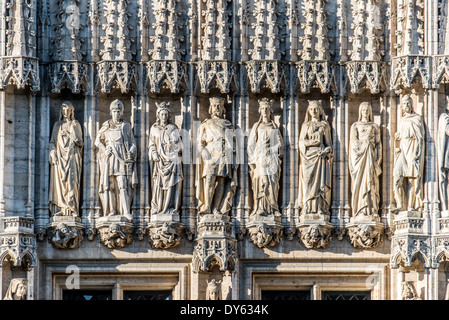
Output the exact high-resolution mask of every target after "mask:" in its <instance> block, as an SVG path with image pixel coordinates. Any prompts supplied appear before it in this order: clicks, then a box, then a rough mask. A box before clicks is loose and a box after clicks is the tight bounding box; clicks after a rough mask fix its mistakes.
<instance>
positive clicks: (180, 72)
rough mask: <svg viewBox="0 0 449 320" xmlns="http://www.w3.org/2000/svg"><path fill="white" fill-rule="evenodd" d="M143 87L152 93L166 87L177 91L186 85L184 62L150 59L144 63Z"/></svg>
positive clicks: (173, 91)
mask: <svg viewBox="0 0 449 320" xmlns="http://www.w3.org/2000/svg"><path fill="white" fill-rule="evenodd" d="M146 73H147V76H146V84H145V87H146V88H147V89H148V90H149V91H150V92H152V93H159V92H160V91H161V89H162V88H167V89H168V90H170V92H171V93H179V92H181V91H182V90H184V89H186V88H187V87H188V75H187V68H186V64H185V63H183V62H181V61H176V60H152V61H150V62H148V63H147V64H146Z"/></svg>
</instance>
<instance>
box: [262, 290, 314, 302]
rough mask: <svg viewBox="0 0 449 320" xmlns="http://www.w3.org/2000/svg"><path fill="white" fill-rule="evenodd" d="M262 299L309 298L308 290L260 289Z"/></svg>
mask: <svg viewBox="0 0 449 320" xmlns="http://www.w3.org/2000/svg"><path fill="white" fill-rule="evenodd" d="M262 300H310V290H307V291H298V290H292V291H262Z"/></svg>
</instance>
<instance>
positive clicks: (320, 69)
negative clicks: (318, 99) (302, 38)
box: [296, 61, 336, 93]
mask: <svg viewBox="0 0 449 320" xmlns="http://www.w3.org/2000/svg"><path fill="white" fill-rule="evenodd" d="M296 69H297V72H298V79H299V89H300V91H301V92H302V93H309V92H310V89H311V88H319V89H320V90H321V93H329V92H330V90H331V89H333V90H334V91H335V90H336V83H335V65H334V64H333V63H331V62H329V61H300V62H298V63H297V64H296Z"/></svg>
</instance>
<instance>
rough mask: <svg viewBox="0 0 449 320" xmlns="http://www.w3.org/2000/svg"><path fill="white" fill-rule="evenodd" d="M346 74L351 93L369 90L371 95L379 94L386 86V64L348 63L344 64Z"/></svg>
mask: <svg viewBox="0 0 449 320" xmlns="http://www.w3.org/2000/svg"><path fill="white" fill-rule="evenodd" d="M345 65H346V74H347V76H348V81H349V85H350V88H351V89H350V91H351V93H359V92H360V90H361V89H363V88H366V89H369V90H370V92H371V93H372V94H377V93H379V92H380V91H381V90H382V89H384V88H386V86H387V82H386V81H387V75H386V64H385V63H384V62H380V61H350V62H347V63H346V64H345Z"/></svg>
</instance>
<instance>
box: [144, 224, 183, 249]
mask: <svg viewBox="0 0 449 320" xmlns="http://www.w3.org/2000/svg"><path fill="white" fill-rule="evenodd" d="M182 229H183V228H182V226H181V225H180V224H179V223H176V222H163V223H155V224H151V225H150V227H149V230H150V239H151V243H152V245H153V247H154V248H156V249H170V248H175V247H177V246H178V245H179V244H180V243H181V240H182V236H181V233H182Z"/></svg>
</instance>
